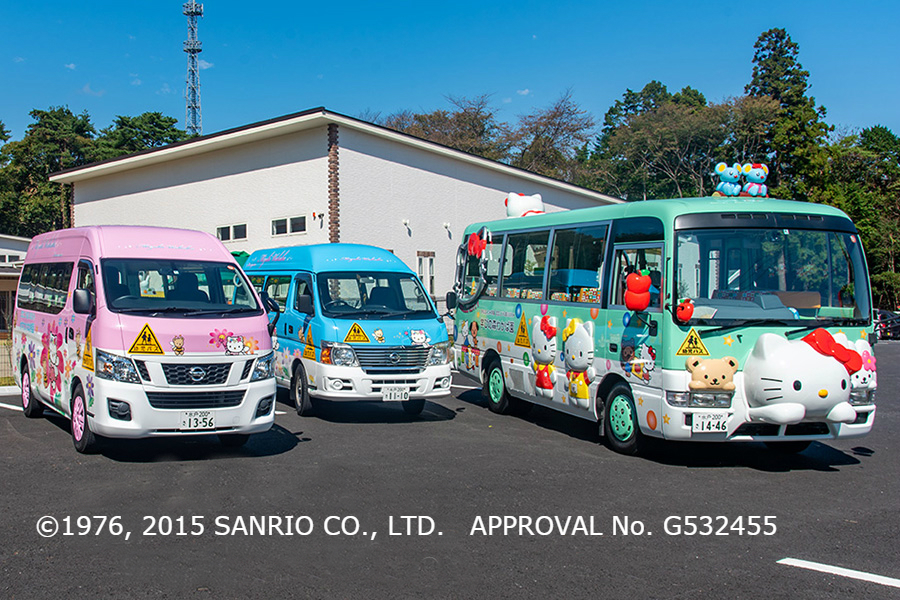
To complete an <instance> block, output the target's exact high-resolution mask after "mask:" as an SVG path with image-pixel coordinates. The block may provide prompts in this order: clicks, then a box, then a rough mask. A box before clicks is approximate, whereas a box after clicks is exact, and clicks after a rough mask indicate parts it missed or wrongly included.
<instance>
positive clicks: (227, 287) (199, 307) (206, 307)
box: [101, 258, 262, 317]
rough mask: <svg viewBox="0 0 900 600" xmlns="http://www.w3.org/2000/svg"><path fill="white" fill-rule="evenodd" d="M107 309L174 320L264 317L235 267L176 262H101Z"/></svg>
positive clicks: (242, 276)
mask: <svg viewBox="0 0 900 600" xmlns="http://www.w3.org/2000/svg"><path fill="white" fill-rule="evenodd" d="M101 267H102V271H103V288H104V290H105V292H106V305H107V307H108V308H109V309H110V310H112V311H113V312H121V313H139V314H156V313H165V315H166V316H172V317H195V316H199V317H203V316H209V317H219V316H230V315H233V316H240V317H246V316H249V315H251V314H262V309H261V308H260V306H259V304H258V303H257V302H256V299H255V297H254V295H253V292H251V291H250V283H249V282H248V281H247V280H246V278H245V277H244V275H243V274H242V273H241V271H240V269H238V268H237V267H236V266H235V265H232V264H229V263H217V262H202V261H194V260H173V259H152V258H151V259H143V258H142V259H132V258H116V259H104V260H103V261H101Z"/></svg>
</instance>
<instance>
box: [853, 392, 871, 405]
mask: <svg viewBox="0 0 900 600" xmlns="http://www.w3.org/2000/svg"><path fill="white" fill-rule="evenodd" d="M850 404H852V405H853V406H861V405H865V404H875V390H869V389H866V388H858V389H854V390H851V392H850Z"/></svg>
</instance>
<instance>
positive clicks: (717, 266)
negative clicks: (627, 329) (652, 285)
mask: <svg viewBox="0 0 900 600" xmlns="http://www.w3.org/2000/svg"><path fill="white" fill-rule="evenodd" d="M676 234H677V248H676V255H675V261H676V262H675V265H676V269H675V280H676V281H675V287H674V288H673V289H674V290H675V293H676V295H677V301H682V300H684V299H686V298H690V299H691V300H692V301H693V303H694V312H693V318H692V322H693V323H696V324H701V325H716V324H718V325H725V324H740V322H742V321H752V322H753V324H754V325H755V324H759V325H765V324H766V323H769V322H773V323H775V322H780V323H784V324H787V325H798V326H801V327H803V326H806V325H810V326H815V325H819V324H821V325H844V324H847V325H849V324H860V325H864V324H866V323H868V320H869V315H870V314H871V306H870V295H869V286H868V277H867V275H866V268H865V262H864V259H863V252H862V248H861V246H860V242H859V237H858V236H857V235H856V234H853V233H846V232H838V231H823V230H802V229H726V228H721V229H684V230H679V231H677V232H676ZM748 324H749V323H748Z"/></svg>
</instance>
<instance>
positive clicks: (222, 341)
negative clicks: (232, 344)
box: [209, 329, 234, 348]
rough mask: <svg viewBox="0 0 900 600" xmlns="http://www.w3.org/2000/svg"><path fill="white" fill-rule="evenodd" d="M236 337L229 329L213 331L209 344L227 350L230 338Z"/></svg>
mask: <svg viewBox="0 0 900 600" xmlns="http://www.w3.org/2000/svg"><path fill="white" fill-rule="evenodd" d="M230 335H234V332H231V331H228V330H227V329H222V330H219V329H213V330H212V331H211V332H210V334H209V343H210V344H212V345H214V346H215V347H217V348H225V347H226V346H227V342H228V336H230Z"/></svg>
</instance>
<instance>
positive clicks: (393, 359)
mask: <svg viewBox="0 0 900 600" xmlns="http://www.w3.org/2000/svg"><path fill="white" fill-rule="evenodd" d="M388 358H389V359H390V360H391V364H392V365H396V364H397V363H399V362H400V355H399V354H397V353H396V352H391V354H390V355H389V356H388Z"/></svg>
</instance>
